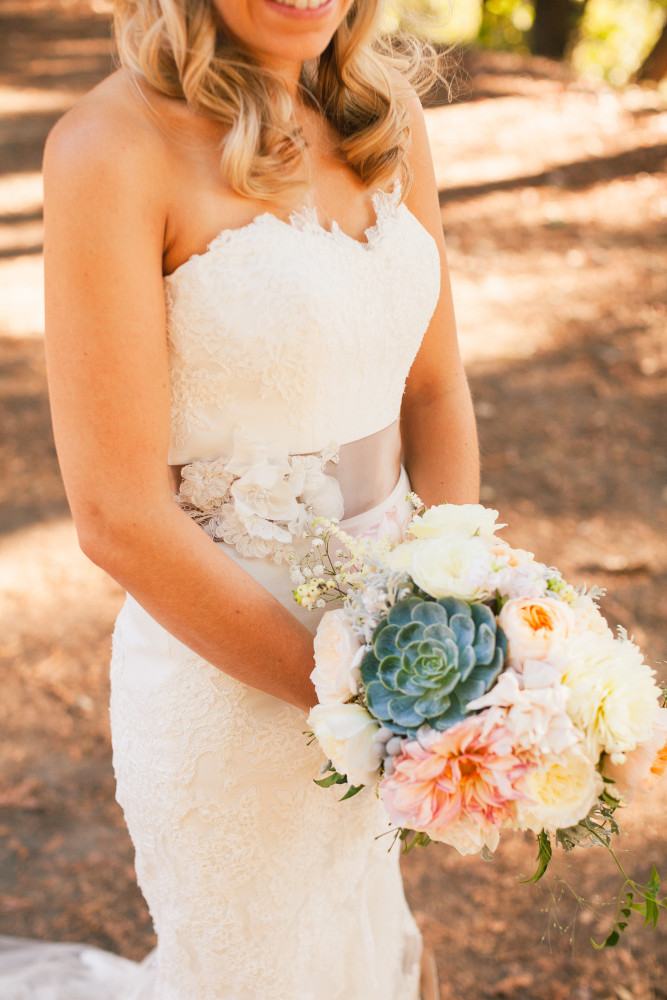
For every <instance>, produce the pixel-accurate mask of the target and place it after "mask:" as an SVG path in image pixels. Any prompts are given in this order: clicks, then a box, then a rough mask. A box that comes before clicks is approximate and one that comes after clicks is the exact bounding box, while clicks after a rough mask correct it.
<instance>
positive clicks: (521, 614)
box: [498, 597, 574, 671]
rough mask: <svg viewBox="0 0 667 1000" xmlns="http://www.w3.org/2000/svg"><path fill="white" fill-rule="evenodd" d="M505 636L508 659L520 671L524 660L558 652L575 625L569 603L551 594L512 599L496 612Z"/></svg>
mask: <svg viewBox="0 0 667 1000" xmlns="http://www.w3.org/2000/svg"><path fill="white" fill-rule="evenodd" d="M498 624H499V625H500V627H501V628H502V630H503V632H504V633H505V635H506V636H507V643H508V651H507V662H508V663H509V665H510V666H512V667H515V668H516V669H517V670H519V671H520V670H521V664H522V663H523V661H524V660H547V659H549V658H550V657H551V656H552V655H554V654H557V653H558V650H559V648H560V646H561V645H562V643H563V641H564V640H566V639H567V637H568V635H569V634H570V632H571V631H572V628H573V625H574V614H573V613H572V610H571V608H570V607H569V605H567V604H564V603H563V601H559V600H558V599H557V598H553V597H539V598H534V597H531V598H515V599H514V600H511V601H507V603H506V604H504V605H503V608H502V610H501V612H500V614H499V615H498Z"/></svg>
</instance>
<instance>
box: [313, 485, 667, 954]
mask: <svg viewBox="0 0 667 1000" xmlns="http://www.w3.org/2000/svg"><path fill="white" fill-rule="evenodd" d="M414 503H415V506H416V505H417V504H418V503H419V501H418V498H416V497H415V498H414ZM497 517H498V514H497V512H496V511H493V510H489V509H487V508H484V507H481V506H479V505H463V506H457V505H454V504H442V505H440V506H436V507H431V508H430V509H428V510H424V509H423V508H422V509H421V512H420V513H416V514H415V515H414V517H413V519H412V521H411V523H410V526H409V531H408V535H407V538H406V539H405V540H403V541H400V542H399V543H398V544H394V545H393V546H392V544H391V543H390V542H389V541H386V542H385V544H371V543H369V542H364V541H357V540H354V539H352V538H350V537H349V536H346V535H344V533H342V532H341V531H340V530H339V529H338V528H337V527H336V526H335V525H332V524H328V525H326V526H325V527H324V529H323V530H322V535H321V537H319V538H316V539H315V543H316V547H315V549H314V554H313V555H312V556H311V557H309V558H308V559H306V560H305V561H304V563H303V564H302V566H301V569H300V573H301V579H302V582H301V583H300V584H299V585H298V586H297V588H296V590H295V597H296V599H297V601H298V602H299V603H301V604H302V605H306V606H309V605H310V606H313V605H316V606H320V607H321V606H322V604H323V603H325V602H326V601H327V600H329V599H331V598H332V597H341V596H343V597H344V603H343V606H342V607H339V608H337V609H336V610H332V611H327V612H325V614H324V616H323V618H322V620H321V622H320V625H319V627H318V630H317V635H316V638H315V669H314V671H313V673H312V675H311V677H312V680H313V683H314V685H315V689H316V692H317V696H318V701H319V704H318V705H316V706H315V707H314V708H313V709H312V711H311V713H310V717H309V726H310V727H311V730H312V734H313V737H314V738H316V739H317V740H318V741H319V744H320V746H321V747H322V750H323V751H324V753H325V754H326V756H327V757H328V758H329V762H328V764H327V765H325V771H324V772H323V773H325V774H326V777H324V778H322V779H320V780H319V781H318V784H321V785H323V786H330V785H335V784H342V783H344V782H347V783H348V785H349V788H348V789H347V791H346V793H345V795H344V796H343V798H349V797H351V796H352V795H354V794H356V793H357V792H358V791H359V790H360V789H361V788H362V787H363V786H365V785H372V786H376V787H377V791H378V794H379V795H380V797H381V799H382V801H383V803H384V806H385V808H386V812H387V815H388V817H389V820H390V821H391V823H393V824H394V828H395V836H396V837H398V838H400V839H401V840H402V841H404V843H405V846H406V848H407V847H409V846H412V844H414V843H422V844H423V843H428V841H429V840H434V841H440V842H442V843H445V844H450V845H452V846H453V847H455V848H456V849H457V850H458V851H459V852H460V853H461V854H470V853H475V852H482V854H483V856H484V857H487V858H488V857H490V854H491V852H492V851H494V850H495V848H496V847H497V845H498V841H499V837H500V833H501V831H502V830H503V829H507V828H509V829H515V830H517V829H518V830H529V831H533V832H534V833H535V834H536V835H537V839H538V845H539V863H538V869H537V872H536V874H535V876H534V879H535V880H537V879H539V878H540V877H541V875H542V874H544V871H545V870H546V867H547V865H548V863H549V860H550V857H551V851H552V843H555V844H558V845H560V846H561V847H563V848H564V849H565V850H570V849H572V848H573V847H575V846H577V845H589V844H603V845H605V846H607V847H609V848H610V850H611V847H610V842H611V837H612V834H614V833H618V832H619V828H618V824H617V822H616V819H615V816H614V813H615V810H616V809H617V807H618V806H625V805H628V804H629V803H630V802H632V800H633V799H634V798H635V796H636V795H637V794H638V793H639V792H640V791H644V790H647V789H649V788H651V787H652V785H653V783H654V782H655V781H656V780H657V779H658V777H659V776H660V775H661V774H662V773H663V772H664V770H665V768H666V767H667V708H665V707H661V705H662V703H663V702H664V694H663V692H662V691H661V689H660V687H659V686H658V684H657V683H656V681H655V673H654V671H653V670H652V669H651V668H650V667H649V666H648V665H647V664H646V663H645V662H644V659H643V656H642V654H641V652H640V650H639V649H638V648H637V646H636V645H634V643H633V642H632V641H631V640H630V639H628V637H627V635H626V633H625V632H624V631H623V630H622V629H619V634H618V636H616V637H615V636H614V635H613V633H612V632H611V630H610V629H609V626H608V625H607V622H606V621H605V619H604V618H603V617H602V615H601V614H600V611H599V610H598V607H597V598H598V597H599V596H600V594H601V593H602V592H601V591H599V590H597V589H594V590H592V591H589V592H585V591H583V590H577V589H575V588H574V587H572V586H571V585H570V584H568V583H567V582H566V581H565V580H564V579H563V578H562V576H561V574H560V573H559V572H558V571H557V570H556V569H553V568H548V567H547V566H545V565H543V564H542V563H539V562H537V561H536V560H535V558H534V557H533V555H532V553H530V552H526V551H523V550H521V549H513V548H511V547H510V546H509V545H508V544H507V543H506V542H505V541H503V540H502V539H500V538H498V536H497V534H496V532H497V531H498V529H499V528H500V527H504V525H498V524H497V523H496V520H497ZM334 540H336V541H335V545H336V546H337V547H338V550H339V551H338V553H334V555H333V556H331V555H330V554H329V550H330V548H331V543H332V542H333V541H334ZM341 548H342V549H343V550H344V551H345V555H344V557H343V558H341V556H340V549H341ZM612 853H613V852H612ZM614 858H615V860H616V863H617V864H618V865H619V867H621V866H620V862H619V861H618V859H617V858H616V855H614ZM621 871H623V869H622V868H621ZM623 874H624V875H625V872H623ZM625 877H626V883H625V885H624V889H625V890H626V891H625V894H624V895H623V897H622V899H621V902H620V903H619V911H618V914H617V919H616V921H615V924H614V928H613V930H612V933H611V934H610V935H609V937H608V938H607V941H606V942H605V944H607V945H609V944H615V943H616V941H617V940H618V935H619V934H620V932H621V931H622V930H623V927H624V926H625V924H626V923H627V918H628V916H629V915H630V912H631V910H633V909H634V910H639V911H640V912H641V913H642V914H643V915H644V916H645V917H646V922H647V923H648V922H649V921H651V922H653V924H654V925H655V923H656V922H657V913H658V909H657V908H658V906H663V907H664V906H665V905H666V904H665V900H663V899H658V891H659V879H658V876H657V873H656V872H655V871H654V874H653V876H652V880H651V882H650V883H649V884H648V886H645V887H640V886H638V885H637V883H634V882H633V881H632V880H631V879H629V878H628V877H627V876H625ZM633 889H634V890H635V894H634V896H633V892H632V890H633ZM637 895H639V896H641V898H642V900H643V902H637ZM621 904H623V905H621Z"/></svg>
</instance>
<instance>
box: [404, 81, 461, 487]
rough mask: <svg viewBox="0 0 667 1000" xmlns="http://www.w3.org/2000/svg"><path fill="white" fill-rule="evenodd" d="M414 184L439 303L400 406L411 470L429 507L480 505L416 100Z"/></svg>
mask: <svg viewBox="0 0 667 1000" xmlns="http://www.w3.org/2000/svg"><path fill="white" fill-rule="evenodd" d="M411 112H412V150H411V156H410V165H411V167H412V170H413V173H414V183H413V186H412V188H411V189H410V192H409V194H408V197H407V199H406V204H407V206H408V208H409V209H410V211H411V212H412V213H413V214H414V215H415V216H416V217H417V218H418V219H419V221H420V222H421V223H422V225H423V226H425V228H426V229H427V230H428V231H429V232H430V233H431V235H432V236H433V239H434V240H435V241H436V244H437V246H438V251H439V253H440V260H441V288H440V299H439V301H438V305H437V307H436V310H435V312H434V314H433V318H432V319H431V322H430V324H429V328H428V330H427V332H426V334H425V336H424V339H423V341H422V345H421V347H420V349H419V353H418V354H417V357H416V358H415V361H414V363H413V365H412V368H411V370H410V375H409V377H408V381H407V385H406V390H405V395H404V397H403V404H402V407H401V432H402V436H403V450H404V456H405V464H406V468H407V471H408V474H409V476H410V480H411V483H412V488H413V490H414V491H415V492H416V493H418V494H419V496H420V497H421V498H422V500H423V501H424V502H425V503H426V504H427V506H430V505H431V504H437V503H444V502H445V501H447V502H449V503H476V502H477V499H478V496H479V453H478V446H477V433H476V428H475V417H474V413H473V408H472V400H471V398H470V390H469V389H468V383H467V381H466V377H465V373H464V371H463V366H462V364H461V358H460V355H459V349H458V342H457V338H456V323H455V320H454V309H453V305H452V294H451V288H450V283H449V271H448V269H447V258H446V250H445V241H444V237H443V234H442V221H441V217H440V205H439V202H438V191H437V186H436V181H435V174H434V170H433V162H432V159H431V152H430V148H429V143H428V136H427V134H426V126H425V123H424V113H423V111H422V109H421V105H420V104H419V101H418V99H417V98H416V97H415V98H414V99H413V100H412V102H411Z"/></svg>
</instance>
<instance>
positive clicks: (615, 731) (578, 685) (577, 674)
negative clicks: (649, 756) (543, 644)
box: [561, 633, 660, 763]
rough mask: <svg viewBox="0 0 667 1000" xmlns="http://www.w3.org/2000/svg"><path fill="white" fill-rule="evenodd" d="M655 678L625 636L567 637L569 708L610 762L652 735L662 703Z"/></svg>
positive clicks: (565, 671)
mask: <svg viewBox="0 0 667 1000" xmlns="http://www.w3.org/2000/svg"><path fill="white" fill-rule="evenodd" d="M654 678H655V671H654V670H652V669H651V667H649V666H648V664H647V663H645V662H644V658H643V656H642V654H641V651H640V650H639V649H638V648H637V646H635V645H634V644H633V643H632V642H629V641H628V640H627V639H610V638H609V637H608V636H605V635H597V634H595V633H584V634H583V635H575V636H573V637H571V639H570V641H569V642H568V643H567V646H566V649H565V653H564V657H563V660H562V673H561V681H562V683H563V684H564V685H566V686H567V688H569V691H570V697H569V699H568V703H567V710H568V714H569V715H570V718H571V719H572V721H573V722H574V723H575V725H577V726H579V727H580V729H582V730H583V731H584V732H585V733H586V735H587V736H588V738H589V740H590V742H591V746H592V747H595V748H596V749H597V750H598V751H604V752H605V753H608V754H610V755H611V757H612V763H621V762H622V761H623V759H624V757H623V755H624V754H625V753H627V752H628V751H630V750H634V749H635V747H636V746H637V745H638V744H640V743H646V742H647V741H648V740H649V739H650V738H651V735H652V733H653V726H654V724H655V720H656V717H657V712H658V708H659V705H660V701H659V699H660V688H659V687H658V685H657V684H656V682H655V679H654Z"/></svg>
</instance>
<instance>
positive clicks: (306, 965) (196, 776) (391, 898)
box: [111, 472, 421, 1000]
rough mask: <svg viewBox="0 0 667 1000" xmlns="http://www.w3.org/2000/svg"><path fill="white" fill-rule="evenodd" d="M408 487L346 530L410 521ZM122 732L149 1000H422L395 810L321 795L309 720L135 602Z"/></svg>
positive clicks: (114, 698)
mask: <svg viewBox="0 0 667 1000" xmlns="http://www.w3.org/2000/svg"><path fill="white" fill-rule="evenodd" d="M408 489H409V484H408V481H407V477H406V475H405V473H404V472H403V473H402V475H401V479H400V480H399V482H398V484H397V486H396V488H395V489H394V491H393V492H392V494H391V496H389V497H388V498H387V500H386V501H385V502H384V503H383V504H381V505H379V506H378V507H375V508H373V510H371V511H367V512H365V513H364V514H361V515H359V516H357V517H354V518H350V519H348V520H346V521H343V522H341V527H342V528H343V529H344V530H346V531H348V532H349V533H350V534H354V535H355V536H359V535H362V534H363V535H364V536H372V535H373V534H384V533H385V532H386V531H387V530H388V528H390V527H391V525H392V524H394V525H395V524H396V523H398V522H400V521H405V519H406V518H407V517H408V516H409V514H410V508H409V505H408V503H407V501H406V499H405V498H406V493H407V491H408ZM220 544H222V543H220ZM222 547H223V548H224V549H225V550H226V551H227V552H228V553H229V555H231V556H232V557H233V558H234V559H235V560H236V561H237V562H239V563H241V565H243V566H244V568H246V569H247V570H248V571H249V572H250V573H251V574H252V575H253V576H254V577H255V578H256V579H257V580H258V581H259V582H260V583H262V584H263V585H264V586H265V587H267V589H269V590H270V591H271V592H272V593H273V594H274V595H275V596H276V597H277V598H278V600H280V601H281V602H282V603H283V604H284V605H285V607H287V608H288V609H289V610H290V611H291V612H292V613H294V614H297V615H298V616H299V617H300V618H301V619H302V620H303V621H304V622H305V624H306V625H307V626H308V627H309V628H310V629H311V630H312V631H314V630H315V628H316V627H317V622H318V620H319V617H320V616H321V613H322V612H317V611H308V610H306V609H301V608H299V606H298V605H297V604H296V603H295V601H294V599H293V597H292V587H293V584H292V583H291V581H290V579H289V573H288V571H287V569H286V567H285V566H284V565H283V566H276V565H275V564H273V563H271V562H269V561H268V560H261V559H243V558H242V557H240V556H239V555H238V554H237V553H236V552H235V550H233V549H231V548H230V547H229V546H226V545H224V544H223V545H222ZM111 723H112V741H113V762H114V769H115V772H116V779H117V799H118V801H119V803H120V804H121V806H122V807H123V810H124V813H125V818H126V821H127V825H128V828H129V831H130V835H131V837H132V840H133V842H134V846H135V850H136V869H137V877H138V881H139V885H140V887H141V890H142V892H143V894H144V896H145V898H146V901H147V903H148V906H149V909H150V912H151V916H152V918H153V922H154V925H155V931H156V933H157V937H158V945H157V948H156V951H155V953H154V956H153V959H152V966H153V967H152V971H151V974H150V981H145V982H144V985H143V986H142V987H141V989H140V990H139V991H138V992H137V994H136V995H137V996H138V997H141V1000H417V997H418V990H419V966H420V953H421V940H420V936H419V932H418V930H417V928H416V925H415V923H414V920H413V918H412V916H411V914H410V912H409V910H408V907H407V904H406V901H405V897H404V894H403V886H402V881H401V875H400V870H399V852H398V848H397V847H394V848H393V849H392V850H391V851H389V850H388V848H389V845H390V843H391V839H392V838H391V836H386V837H381V836H380V835H381V834H383V833H386V832H387V830H388V829H389V823H388V820H387V818H386V816H385V814H384V811H383V807H382V804H381V802H380V801H379V800H378V798H377V795H376V792H375V790H374V789H373V788H370V787H368V788H365V789H363V790H362V791H361V792H360V793H359V794H357V795H356V796H355V797H353V798H351V799H349V800H347V801H345V802H340V801H339V799H340V795H341V789H340V788H329V789H323V788H321V787H319V786H318V785H315V784H314V781H313V779H315V778H317V777H318V774H319V772H320V769H321V767H322V764H323V762H324V758H323V755H322V752H321V750H320V749H319V747H318V746H317V744H316V743H313V744H311V745H310V746H308V745H307V737H306V736H305V735H304V731H305V730H306V729H307V724H306V716H305V715H304V713H303V712H301V711H300V710H298V709H296V708H294V707H293V706H291V705H289V704H287V703H286V702H283V701H281V700H279V699H277V698H274V697H272V696H270V695H268V694H265V693H263V692H261V691H259V690H257V689H255V688H251V687H248V686H247V685H245V684H243V683H241V682H240V681H238V680H235V679H234V678H232V677H229V676H228V675H226V674H224V673H222V672H221V671H220V670H218V669H216V668H215V667H213V666H211V665H210V664H208V663H207V662H206V661H204V660H202V659H201V658H200V657H199V656H197V655H196V654H195V653H193V652H192V651H191V650H190V649H188V648H187V647H186V646H184V645H183V644H182V643H181V642H179V641H178V640H177V639H175V638H174V637H173V636H171V635H170V634H169V633H168V632H167V631H166V630H165V629H164V628H162V627H161V626H160V625H158V624H157V623H156V622H155V621H154V620H153V619H152V618H151V617H150V616H149V615H148V614H147V613H146V612H145V611H144V610H143V608H142V607H140V605H139V604H137V602H136V601H135V600H134V599H133V598H132V597H130V596H128V598H127V600H126V602H125V604H124V606H123V608H122V610H121V612H120V614H119V616H118V620H117V623H116V629H115V632H114V640H113V656H112V665H111ZM378 837H380V839H377V838H378ZM144 978H145V969H144Z"/></svg>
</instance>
